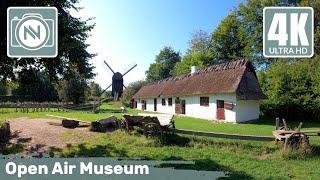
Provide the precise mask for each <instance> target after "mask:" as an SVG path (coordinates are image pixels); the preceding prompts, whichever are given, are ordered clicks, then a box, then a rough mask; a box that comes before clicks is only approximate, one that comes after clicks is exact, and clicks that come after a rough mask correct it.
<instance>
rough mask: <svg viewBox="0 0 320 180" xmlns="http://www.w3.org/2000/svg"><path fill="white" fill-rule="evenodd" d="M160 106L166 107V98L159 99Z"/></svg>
mask: <svg viewBox="0 0 320 180" xmlns="http://www.w3.org/2000/svg"><path fill="white" fill-rule="evenodd" d="M161 104H162V106H165V105H166V98H162V99H161Z"/></svg>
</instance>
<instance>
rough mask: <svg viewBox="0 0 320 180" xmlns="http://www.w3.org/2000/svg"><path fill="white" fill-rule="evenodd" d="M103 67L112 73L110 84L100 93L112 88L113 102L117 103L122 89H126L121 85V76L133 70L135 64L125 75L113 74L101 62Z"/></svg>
mask: <svg viewBox="0 0 320 180" xmlns="http://www.w3.org/2000/svg"><path fill="white" fill-rule="evenodd" d="M103 62H104V64H105V65H107V66H108V68H109V69H110V71H111V72H112V73H113V76H112V84H110V85H109V86H108V87H107V88H106V89H105V90H103V91H102V93H101V94H103V93H104V92H105V91H106V90H108V89H109V88H110V87H111V86H112V97H113V100H114V101H119V98H120V97H121V96H122V93H123V88H126V87H125V86H124V85H123V76H125V75H126V74H128V73H129V72H130V71H131V70H132V69H133V68H135V67H136V66H137V64H135V65H133V66H132V67H131V68H130V69H129V70H127V71H126V72H125V73H123V74H121V73H120V72H115V71H114V70H113V69H112V68H111V67H110V66H109V64H108V63H107V62H106V61H103Z"/></svg>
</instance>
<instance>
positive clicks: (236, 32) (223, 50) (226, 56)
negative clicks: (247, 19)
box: [211, 12, 246, 62]
mask: <svg viewBox="0 0 320 180" xmlns="http://www.w3.org/2000/svg"><path fill="white" fill-rule="evenodd" d="M245 33H246V31H245V29H244V28H243V27H242V26H241V22H240V20H239V19H238V17H237V15H236V14H235V13H234V12H231V13H230V14H229V15H228V16H227V17H226V18H225V19H223V20H222V21H221V23H220V24H219V26H218V27H217V29H216V30H215V31H214V32H213V33H212V39H211V51H212V52H213V54H214V60H215V61H216V62H225V61H233V60H239V59H241V58H244V47H245V44H244V42H245V41H244V38H245V36H246V34H245Z"/></svg>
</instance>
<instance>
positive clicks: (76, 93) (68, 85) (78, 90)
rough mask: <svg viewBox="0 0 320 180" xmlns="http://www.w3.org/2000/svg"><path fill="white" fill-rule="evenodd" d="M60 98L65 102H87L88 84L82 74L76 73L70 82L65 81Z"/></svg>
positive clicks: (62, 84)
mask: <svg viewBox="0 0 320 180" xmlns="http://www.w3.org/2000/svg"><path fill="white" fill-rule="evenodd" d="M60 86H61V87H60V91H59V97H60V99H61V100H63V101H72V102H73V103H74V104H80V103H83V102H84V101H85V91H86V89H87V82H86V80H85V79H84V78H82V77H81V76H80V74H77V73H74V74H73V76H72V77H70V78H69V79H68V80H63V81H62V83H61V85H60Z"/></svg>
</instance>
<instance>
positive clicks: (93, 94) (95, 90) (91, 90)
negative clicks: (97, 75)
mask: <svg viewBox="0 0 320 180" xmlns="http://www.w3.org/2000/svg"><path fill="white" fill-rule="evenodd" d="M101 93H102V88H101V87H100V85H99V84H97V83H95V82H91V83H90V85H89V87H88V94H87V99H94V98H98V97H100V96H101Z"/></svg>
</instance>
